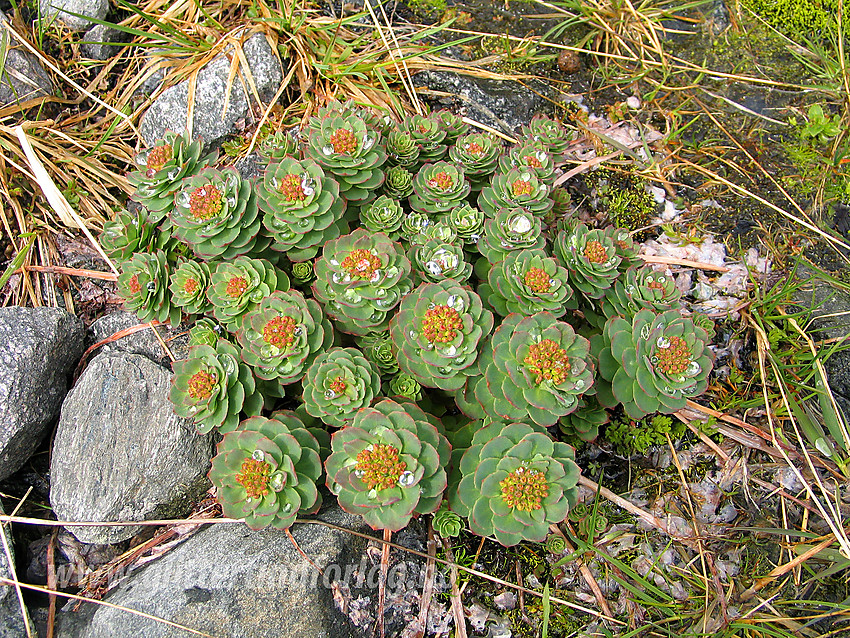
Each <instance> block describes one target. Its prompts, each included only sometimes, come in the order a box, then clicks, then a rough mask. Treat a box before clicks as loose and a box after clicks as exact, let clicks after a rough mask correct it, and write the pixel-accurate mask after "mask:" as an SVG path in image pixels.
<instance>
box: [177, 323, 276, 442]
mask: <svg viewBox="0 0 850 638" xmlns="http://www.w3.org/2000/svg"><path fill="white" fill-rule="evenodd" d="M173 365H174V380H173V382H172V386H171V390H170V392H169V394H168V398H169V399H170V400H171V403H172V404H173V405H174V411H175V412H176V413H177V415H178V416H182V417H184V418H187V419H192V420H193V421H194V423H195V427H196V428H197V430H198V432H200V433H201V434H206V433H207V432H210V431H212V430H213V429H214V428H218V429H219V431H220V432H232V431H233V430H235V429H236V426H238V425H239V415H240V413H242V412H244V413H245V414H247V415H248V416H255V415H257V414H259V413H260V410H261V409H262V407H263V397H262V395H261V394H260V393H259V392H257V391H256V389H257V387H256V382H255V380H254V375H253V374H251V369H250V368H249V367H248V366H247V365H245V364H244V363H242V361H241V360H240V359H239V353H238V352H237V350H236V348H235V347H234V346H233V344H232V343H230V342H229V341H228V340H227V339H217V340H216V342H215V344H214V345H204V344H199V345H194V346H191V347H190V348H189V356H188V358H186V359H183V360H181V361H175V362H174V364H173Z"/></svg>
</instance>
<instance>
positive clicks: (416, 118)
mask: <svg viewBox="0 0 850 638" xmlns="http://www.w3.org/2000/svg"><path fill="white" fill-rule="evenodd" d="M399 128H400V129H401V130H402V131H405V132H406V133H409V134H410V136H411V137H412V138H413V140H414V141H415V142H416V143H417V144H418V145H419V163H420V164H425V163H426V162H437V161H439V160H441V159H443V157H445V155H446V151H447V150H448V146H446V144H444V140H445V139H446V134H447V131H446V129H445V128H444V126H443V124H442V122H441V121H440V120H439V119H437V118H435V117H428V116H425V115H410V116H408V117H406V118H404V120H402V122H401V125H400V126H399Z"/></svg>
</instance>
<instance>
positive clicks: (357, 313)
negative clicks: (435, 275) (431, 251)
mask: <svg viewBox="0 0 850 638" xmlns="http://www.w3.org/2000/svg"><path fill="white" fill-rule="evenodd" d="M314 269H315V271H316V281H314V282H313V295H314V296H315V297H316V299H318V300H319V301H320V302H321V303H322V306H323V307H324V309H325V312H326V313H327V314H328V316H330V318H331V319H333V320H334V322H335V323H336V325H337V327H338V328H339V329H340V330H342V331H343V332H348V333H350V334H354V335H364V334H366V333H367V332H380V331H381V330H382V329H384V328H385V326H386V324H387V322H388V321H389V313H390V312H391V311H392V310H393V309H394V308H395V307H396V306H397V305H398V302H399V301H400V300H401V298H402V297H403V296H404V295H406V294H407V293H408V292H410V290H411V288H412V287H413V284H412V281H411V278H410V261H409V260H408V259H407V257H405V255H404V253H403V251H402V249H401V244H398V243H396V242H394V241H392V240H391V239H390V238H389V237H388V236H387V235H385V234H384V233H372V232H369V231H368V230H366V229H364V228H358V229H357V230H355V231H354V232H353V233H351V234H349V235H343V236H342V237H340V238H339V239H334V240H332V241H329V242H328V243H327V244H325V247H324V248H323V249H322V255H321V257H320V258H319V259H317V260H316V263H315V265H314Z"/></svg>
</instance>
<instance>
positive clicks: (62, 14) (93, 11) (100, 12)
mask: <svg viewBox="0 0 850 638" xmlns="http://www.w3.org/2000/svg"><path fill="white" fill-rule="evenodd" d="M38 6H39V11H41V16H42V19H43V20H53V19H56V20H59V21H60V22H61V23H62V24H64V25H65V26H66V27H68V28H69V29H71V30H72V31H85V30H86V29H88V28H89V27H90V26H91V25H92V24H93V23H92V21H91V20H87V19H86V18H85V17H79V16H88V17H90V18H95V19H97V20H103V19H104V18H105V17H106V14H107V13H109V0H39V2H38ZM74 13H76V14H79V15H72V14H74Z"/></svg>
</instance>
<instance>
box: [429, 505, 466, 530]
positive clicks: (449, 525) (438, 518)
mask: <svg viewBox="0 0 850 638" xmlns="http://www.w3.org/2000/svg"><path fill="white" fill-rule="evenodd" d="M446 505H447V504H446V501H443V504H442V505H441V506H440V509H438V510H437V511H436V512H434V519H433V521H432V522H433V525H434V531H435V532H437V534H439V535H440V536H442V537H443V538H452V537H454V538H456V537H458V536H460V533H461V531H463V519H462V518H461V517H460V516H458V515H457V514H455V513H454V512H453V511H451V510H450V509H449V508H448V507H447V506H446Z"/></svg>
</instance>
